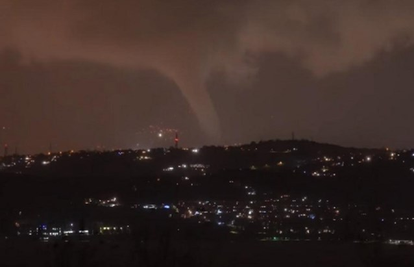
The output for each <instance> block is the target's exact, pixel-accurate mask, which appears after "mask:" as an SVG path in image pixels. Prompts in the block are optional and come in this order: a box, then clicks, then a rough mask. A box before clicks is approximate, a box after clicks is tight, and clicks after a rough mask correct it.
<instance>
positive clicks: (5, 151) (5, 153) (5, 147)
mask: <svg viewBox="0 0 414 267" xmlns="http://www.w3.org/2000/svg"><path fill="white" fill-rule="evenodd" d="M8 152H9V146H8V145H7V144H4V157H7V154H8Z"/></svg>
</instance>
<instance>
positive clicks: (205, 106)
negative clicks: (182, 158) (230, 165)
mask: <svg viewBox="0 0 414 267" xmlns="http://www.w3.org/2000/svg"><path fill="white" fill-rule="evenodd" d="M413 103H414V1H412V0H401V1H385V0H375V1H374V0H358V1H357V0H347V1H336V0H329V1H328V0H312V1H307V0H303V1H300V0H269V1H266V0H250V1H248V0H228V1H226V0H209V1H205V0H117V1H114V0H72V1H70V0H61V1H57V0H50V1H49V0H48V1H46V0H36V1H34V0H0V126H1V127H2V128H0V132H1V135H0V139H1V142H2V143H8V144H9V147H12V149H13V147H15V146H17V148H18V151H19V152H21V153H23V152H24V153H35V152H45V151H47V150H48V149H49V147H53V150H56V151H58V150H69V149H95V148H97V147H105V148H106V149H112V148H146V147H149V146H169V145H172V144H173V132H175V129H177V130H178V131H179V134H180V142H181V144H182V145H183V146H201V145H204V144H234V143H241V142H250V141H259V140H266V139H276V138H279V139H286V138H290V137H291V133H292V131H294V132H295V136H296V137H297V138H306V139H312V140H314V141H319V142H329V143H335V144H339V145H346V146H358V147H385V146H386V147H391V148H403V147H414V123H413V118H414V115H413V114H414V112H413V111H412V109H413V108H412V107H413ZM167 129H170V130H167ZM171 129H172V130H171ZM161 131H162V132H163V133H165V135H163V138H162V140H161V138H159V137H158V132H161ZM157 138H158V139H157Z"/></svg>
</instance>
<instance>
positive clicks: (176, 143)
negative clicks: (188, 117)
mask: <svg viewBox="0 0 414 267" xmlns="http://www.w3.org/2000/svg"><path fill="white" fill-rule="evenodd" d="M174 143H175V148H178V132H175V138H174Z"/></svg>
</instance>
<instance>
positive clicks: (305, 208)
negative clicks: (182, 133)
mask: <svg viewBox="0 0 414 267" xmlns="http://www.w3.org/2000/svg"><path fill="white" fill-rule="evenodd" d="M0 172H1V173H0V177H1V179H0V185H1V187H0V188H1V190H0V199H1V204H0V207H1V210H2V211H4V212H2V214H1V215H0V216H2V218H1V219H2V220H1V222H2V224H1V226H0V227H1V228H0V235H1V236H3V238H17V239H19V238H20V239H21V238H32V239H36V240H39V241H42V242H50V241H52V240H57V239H62V238H63V239H71V238H83V239H85V240H88V239H92V238H105V237H111V236H124V235H133V234H134V233H136V232H137V231H138V232H139V229H142V227H158V226H159V227H168V229H169V231H172V232H174V234H176V235H181V234H184V233H186V232H188V231H187V230H188V229H195V231H197V230H196V229H201V228H203V229H204V228H205V227H207V228H208V229H210V230H211V231H212V233H213V236H219V237H222V238H226V239H228V240H233V241H237V240H256V241H267V242H282V241H295V240H296V241H352V242H386V243H389V244H406V245H413V244H414V243H413V241H412V240H414V209H413V208H412V205H413V204H412V203H414V195H413V194H412V189H413V188H414V150H391V149H388V148H382V149H358V148H345V147H340V146H335V145H330V144H320V143H316V142H312V141H308V140H272V141H262V142H252V143H250V144H245V145H240V146H206V147H201V148H179V147H171V148H157V149H148V150H114V151H66V152H52V151H50V152H49V153H46V154H37V155H8V156H5V157H2V158H1V161H0ZM160 225H163V226H160Z"/></svg>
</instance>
